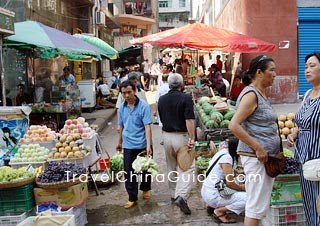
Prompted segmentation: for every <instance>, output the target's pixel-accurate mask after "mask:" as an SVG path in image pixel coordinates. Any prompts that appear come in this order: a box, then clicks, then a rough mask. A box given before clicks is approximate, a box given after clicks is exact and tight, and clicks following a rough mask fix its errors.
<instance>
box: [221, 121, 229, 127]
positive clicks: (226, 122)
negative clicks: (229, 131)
mask: <svg viewBox="0 0 320 226" xmlns="http://www.w3.org/2000/svg"><path fill="white" fill-rule="evenodd" d="M229 123H230V121H229V120H222V122H221V123H220V128H228V126H229Z"/></svg>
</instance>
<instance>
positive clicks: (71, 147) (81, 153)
mask: <svg viewBox="0 0 320 226" xmlns="http://www.w3.org/2000/svg"><path fill="white" fill-rule="evenodd" d="M90 151H91V148H90V147H89V146H86V145H84V144H83V140H82V138H81V136H80V134H79V133H74V134H63V135H61V136H60V137H59V142H58V143H56V145H55V147H54V148H52V150H51V152H50V153H49V155H48V158H49V159H50V158H51V159H61V158H78V159H82V158H84V157H85V156H86V155H87V154H88V153H89V152H90Z"/></svg>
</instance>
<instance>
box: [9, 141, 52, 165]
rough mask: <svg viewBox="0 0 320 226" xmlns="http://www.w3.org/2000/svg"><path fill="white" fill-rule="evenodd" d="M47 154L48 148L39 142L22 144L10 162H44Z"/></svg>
mask: <svg viewBox="0 0 320 226" xmlns="http://www.w3.org/2000/svg"><path fill="white" fill-rule="evenodd" d="M48 154H49V150H48V149H47V148H45V147H41V146H40V145H39V144H22V145H21V146H20V148H19V149H18V151H17V153H16V154H15V155H14V156H13V157H12V158H11V159H10V162H11V163H16V162H24V163H27V162H29V163H30V162H44V161H46V160H47V159H48Z"/></svg>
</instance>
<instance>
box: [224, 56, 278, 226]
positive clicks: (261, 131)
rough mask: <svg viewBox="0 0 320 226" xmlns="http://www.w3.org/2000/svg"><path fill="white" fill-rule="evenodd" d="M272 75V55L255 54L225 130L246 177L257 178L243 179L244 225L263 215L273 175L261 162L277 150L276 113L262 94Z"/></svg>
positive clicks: (252, 225) (255, 222)
mask: <svg viewBox="0 0 320 226" xmlns="http://www.w3.org/2000/svg"><path fill="white" fill-rule="evenodd" d="M275 77H276V65H275V63H274V60H273V59H272V58H269V57H267V56H258V57H256V58H254V59H253V60H252V61H251V62H250V67H249V70H248V71H247V72H246V73H244V77H243V82H244V84H245V85H248V86H247V87H245V88H244V89H243V90H242V92H241V94H240V96H239V97H238V100H237V104H236V106H237V111H236V113H235V114H234V116H233V118H232V119H231V122H230V124H229V129H230V130H231V131H232V133H233V134H234V135H235V136H236V137H237V138H238V139H239V145H238V154H239V155H240V158H241V163H242V165H243V167H244V173H245V174H246V177H247V178H253V177H255V178H256V176H257V175H258V178H259V179H254V180H253V179H251V180H246V183H245V188H246V192H247V202H246V208H245V220H244V225H245V226H258V225H259V222H260V220H261V219H262V218H264V217H265V216H266V214H267V211H268V209H269V206H270V196H271V191H272V187H273V182H274V178H272V177H270V176H268V175H267V174H266V169H265V166H264V163H266V162H267V161H268V155H269V154H277V153H279V151H280V142H281V140H280V137H279V135H278V134H277V129H278V125H277V122H278V121H277V115H276V114H275V113H274V111H273V109H272V106H271V104H270V102H269V101H268V99H267V96H266V89H267V87H269V86H272V83H273V81H274V79H275Z"/></svg>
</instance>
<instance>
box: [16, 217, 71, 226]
mask: <svg viewBox="0 0 320 226" xmlns="http://www.w3.org/2000/svg"><path fill="white" fill-rule="evenodd" d="M61 217H68V220H67V221H66V222H65V223H64V224H63V225H60V224H59V226H76V224H75V219H74V215H65V216H43V217H42V216H41V217H40V218H42V219H45V218H46V219H52V220H54V219H59V218H60V219H61ZM35 218H36V217H35V216H31V217H28V218H27V219H25V220H24V221H22V222H21V223H20V224H18V225H17V226H34V221H35ZM38 225H40V226H45V225H50V226H58V224H53V223H50V224H47V223H46V224H42V223H39V224H38Z"/></svg>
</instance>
